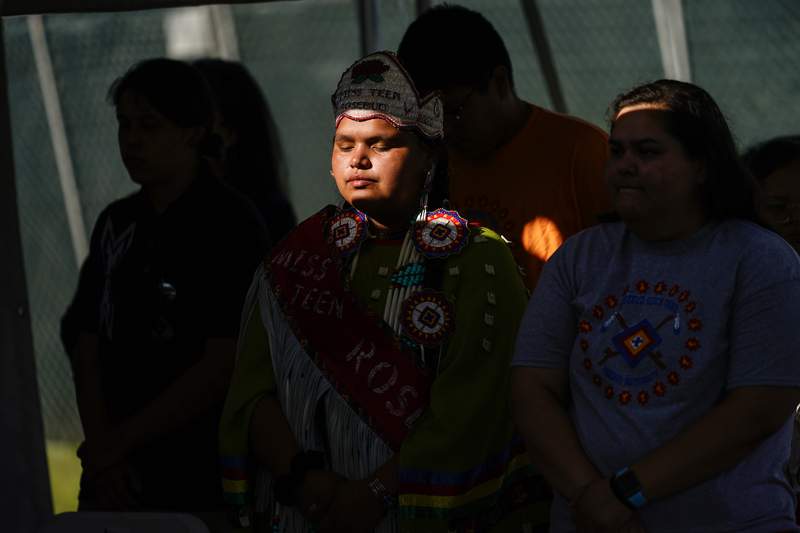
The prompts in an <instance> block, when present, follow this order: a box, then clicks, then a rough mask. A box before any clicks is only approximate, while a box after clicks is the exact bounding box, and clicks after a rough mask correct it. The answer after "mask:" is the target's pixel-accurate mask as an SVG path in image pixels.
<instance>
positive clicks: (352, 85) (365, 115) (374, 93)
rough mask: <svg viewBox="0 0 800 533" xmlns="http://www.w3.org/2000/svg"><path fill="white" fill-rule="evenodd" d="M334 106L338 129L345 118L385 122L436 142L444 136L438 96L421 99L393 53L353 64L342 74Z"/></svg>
mask: <svg viewBox="0 0 800 533" xmlns="http://www.w3.org/2000/svg"><path fill="white" fill-rule="evenodd" d="M331 103H332V104H333V111H334V114H335V115H336V126H337V127H338V126H339V122H341V120H342V119H343V118H345V117H347V118H349V119H350V120H355V121H358V122H363V121H366V120H371V119H373V118H382V119H384V120H388V121H389V122H391V123H392V124H394V125H395V126H396V127H398V128H415V129H417V130H419V132H420V133H422V134H423V135H424V136H426V137H429V138H432V139H439V138H441V137H442V136H443V134H444V131H443V127H442V120H443V114H442V101H441V99H440V98H439V95H438V93H436V92H433V93H431V94H429V95H428V96H426V97H425V98H422V99H421V98H420V96H419V93H418V92H417V88H416V87H415V86H414V82H413V81H411V77H410V76H409V75H408V73H407V72H406V69H404V68H403V66H402V65H401V64H400V62H399V60H398V59H397V56H396V55H395V54H394V53H392V52H375V53H373V54H370V55H368V56H366V57H363V58H361V59H359V60H358V61H356V62H355V63H353V64H352V65H351V66H350V68H348V69H347V70H345V71H344V74H342V78H341V79H340V80H339V85H337V87H336V92H335V93H334V94H333V96H331Z"/></svg>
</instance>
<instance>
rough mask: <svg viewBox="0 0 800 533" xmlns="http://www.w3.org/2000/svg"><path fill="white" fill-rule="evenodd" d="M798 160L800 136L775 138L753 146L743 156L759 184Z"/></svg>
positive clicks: (799, 158)
mask: <svg viewBox="0 0 800 533" xmlns="http://www.w3.org/2000/svg"><path fill="white" fill-rule="evenodd" d="M797 160H800V135H786V136H784V137H775V138H773V139H770V140H768V141H764V142H762V143H759V144H756V145H755V146H751V147H750V148H749V149H748V150H747V152H745V154H744V155H743V156H742V161H743V162H744V164H745V166H746V167H747V168H748V169H749V170H750V173H751V174H752V175H753V177H754V178H755V179H756V181H759V182H760V181H763V180H764V178H766V177H767V176H769V175H770V174H772V173H773V172H775V171H776V170H779V169H781V168H783V167H785V166H788V165H789V164H791V163H794V162H795V161H797Z"/></svg>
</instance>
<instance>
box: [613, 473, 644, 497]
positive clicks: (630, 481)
mask: <svg viewBox="0 0 800 533" xmlns="http://www.w3.org/2000/svg"><path fill="white" fill-rule="evenodd" d="M615 480H616V484H617V487H619V489H620V492H621V493H622V494H624V495H625V497H626V498H629V497H631V496H633V495H634V494H636V493H637V492H639V490H640V489H641V485H640V484H639V480H638V479H636V475H635V474H634V473H633V471H631V470H626V471H625V472H623V473H622V474H621V475H619V476H617V477H615Z"/></svg>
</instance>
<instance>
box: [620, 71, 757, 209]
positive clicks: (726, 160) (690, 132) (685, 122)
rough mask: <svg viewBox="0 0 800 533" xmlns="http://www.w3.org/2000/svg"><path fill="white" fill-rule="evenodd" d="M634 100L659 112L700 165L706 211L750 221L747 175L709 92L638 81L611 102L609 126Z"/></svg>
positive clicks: (671, 82) (683, 84)
mask: <svg viewBox="0 0 800 533" xmlns="http://www.w3.org/2000/svg"><path fill="white" fill-rule="evenodd" d="M639 104H649V105H653V106H654V107H655V108H657V109H658V110H659V111H663V112H664V113H663V114H664V117H663V118H664V124H665V128H666V129H667V132H668V133H669V134H670V135H672V136H673V137H674V138H675V139H676V140H677V141H678V142H680V143H681V145H682V146H683V148H684V150H686V153H687V154H688V155H689V157H691V158H692V159H695V160H698V161H702V162H703V163H704V164H705V169H706V182H705V184H704V186H703V188H704V196H705V204H706V209H707V212H708V214H709V216H711V217H713V218H716V219H726V218H745V219H748V220H754V219H755V210H754V207H753V194H752V193H753V183H752V178H751V177H750V175H749V173H748V172H747V170H746V169H745V168H744V166H743V165H742V163H741V161H740V159H739V157H738V153H737V151H736V143H735V141H734V139H733V135H732V134H731V130H730V128H729V127H728V123H727V121H726V120H725V117H724V115H723V114H722V111H720V109H719V106H717V103H716V102H715V101H714V99H713V98H711V95H709V94H708V93H707V92H706V91H705V90H703V89H702V88H700V87H698V86H697V85H694V84H691V83H686V82H682V81H677V80H657V81H654V82H650V83H646V84H644V85H639V86H637V87H634V88H633V89H631V90H629V91H627V92H625V93H622V94H620V95H619V96H617V97H616V98H615V99H614V101H613V102H612V103H611V106H610V107H609V117H608V118H609V121H610V123H611V125H612V126H613V123H614V121H615V120H616V118H617V115H618V114H619V112H620V111H621V110H622V109H623V108H625V107H630V106H634V105H639Z"/></svg>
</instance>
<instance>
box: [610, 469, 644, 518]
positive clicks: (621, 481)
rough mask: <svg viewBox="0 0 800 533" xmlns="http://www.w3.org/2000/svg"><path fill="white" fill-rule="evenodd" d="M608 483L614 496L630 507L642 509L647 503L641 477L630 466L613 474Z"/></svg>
mask: <svg viewBox="0 0 800 533" xmlns="http://www.w3.org/2000/svg"><path fill="white" fill-rule="evenodd" d="M608 483H609V484H610V485H611V491H612V492H613V493H614V496H616V497H617V498H618V499H619V501H621V502H622V503H623V504H625V505H626V506H627V507H629V508H630V509H634V510H635V509H641V508H642V507H644V505H645V504H646V503H647V498H645V497H644V494H643V493H642V485H641V483H639V478H637V477H636V474H634V473H633V470H631V469H630V468H628V467H625V468H623V469H622V470H620V471H619V472H617V473H616V474H614V475H613V476H611V479H609V480H608Z"/></svg>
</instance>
